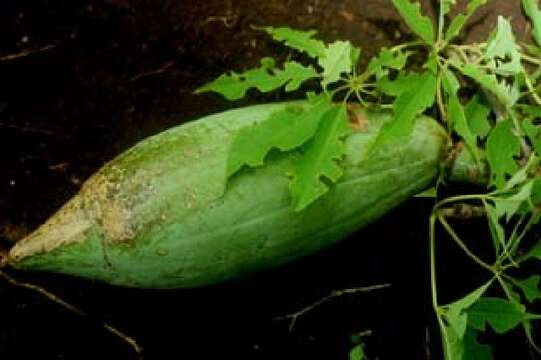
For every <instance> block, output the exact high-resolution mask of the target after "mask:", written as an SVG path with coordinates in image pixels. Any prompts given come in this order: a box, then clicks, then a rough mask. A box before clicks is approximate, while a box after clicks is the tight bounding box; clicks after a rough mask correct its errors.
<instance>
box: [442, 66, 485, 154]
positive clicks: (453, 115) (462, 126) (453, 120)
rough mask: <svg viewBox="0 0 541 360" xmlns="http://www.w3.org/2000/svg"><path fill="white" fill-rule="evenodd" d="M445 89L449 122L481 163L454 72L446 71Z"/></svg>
mask: <svg viewBox="0 0 541 360" xmlns="http://www.w3.org/2000/svg"><path fill="white" fill-rule="evenodd" d="M443 87H444V89H445V92H446V93H447V95H448V101H449V103H448V114H447V115H448V121H449V123H450V125H451V126H450V127H451V129H453V130H454V131H455V132H456V133H457V134H458V135H459V136H460V137H461V138H462V139H463V140H464V142H465V143H466V146H468V148H469V150H470V151H471V152H472V154H473V156H474V157H475V159H476V160H477V161H480V159H481V154H480V153H479V149H478V147H477V138H476V136H475V134H474V133H473V132H472V130H471V129H470V126H469V124H468V120H467V118H466V114H465V113H464V108H463V107H462V104H461V103H460V99H459V98H458V90H459V88H460V83H459V82H458V79H457V78H456V77H455V75H454V74H453V72H452V71H450V70H449V69H445V70H444V72H443Z"/></svg>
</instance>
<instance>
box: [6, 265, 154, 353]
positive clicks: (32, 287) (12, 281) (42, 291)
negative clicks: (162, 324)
mask: <svg viewBox="0 0 541 360" xmlns="http://www.w3.org/2000/svg"><path fill="white" fill-rule="evenodd" d="M2 259H4V260H2ZM5 262H6V260H5V257H0V264H4V266H5ZM1 267H2V265H0V268H1ZM0 278H2V279H4V280H5V281H6V282H8V283H9V284H11V285H13V286H16V287H20V288H23V289H27V290H31V291H33V292H36V293H38V294H40V295H42V296H44V297H45V298H47V299H49V300H51V301H52V302H54V303H56V304H57V305H60V306H61V307H63V308H65V309H66V310H68V311H70V312H72V313H75V314H77V315H79V316H82V317H87V316H88V315H87V314H86V313H85V312H83V311H82V310H80V309H78V308H77V307H75V306H73V305H71V304H69V303H67V302H66V301H64V300H62V299H61V298H59V297H58V296H56V295H54V294H53V293H51V292H50V291H48V290H46V289H44V288H43V287H41V286H38V285H34V284H29V283H25V282H21V281H18V280H16V279H14V278H13V277H12V276H10V275H8V274H7V273H5V272H4V271H1V270H0ZM102 326H103V328H104V329H105V330H107V331H108V332H110V333H111V334H113V335H114V336H116V337H118V338H119V339H121V340H122V341H124V342H125V343H127V344H128V345H129V346H130V347H131V348H132V349H133V351H134V352H135V353H136V355H137V359H138V360H140V359H142V358H143V348H142V347H141V346H140V345H139V344H138V343H137V341H136V340H135V339H133V338H132V337H130V336H128V335H126V334H124V333H123V332H122V331H120V330H118V329H117V328H115V327H114V326H112V325H110V324H107V323H102Z"/></svg>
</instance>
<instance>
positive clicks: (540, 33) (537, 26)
mask: <svg viewBox="0 0 541 360" xmlns="http://www.w3.org/2000/svg"><path fill="white" fill-rule="evenodd" d="M522 6H523V7H524V12H525V13H526V15H527V16H528V17H529V18H530V21H531V22H532V25H533V29H532V35H533V38H534V39H535V42H536V43H537V45H541V11H540V10H539V7H538V0H522Z"/></svg>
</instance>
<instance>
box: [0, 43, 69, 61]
mask: <svg viewBox="0 0 541 360" xmlns="http://www.w3.org/2000/svg"><path fill="white" fill-rule="evenodd" d="M57 45H58V43H55V44H49V45H45V46H42V47H39V48H36V49H27V50H23V51H20V52H18V53H14V54H7V55H3V56H0V62H5V61H11V60H15V59H19V58H22V57H25V56H29V55H33V54H37V53H41V52H44V51H48V50H51V49H53V48H55V47H56V46H57Z"/></svg>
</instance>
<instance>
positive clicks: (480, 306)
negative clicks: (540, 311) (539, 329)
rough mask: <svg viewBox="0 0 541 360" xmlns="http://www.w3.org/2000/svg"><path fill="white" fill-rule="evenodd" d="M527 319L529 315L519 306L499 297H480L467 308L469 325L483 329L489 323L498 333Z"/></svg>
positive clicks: (504, 331)
mask: <svg viewBox="0 0 541 360" xmlns="http://www.w3.org/2000/svg"><path fill="white" fill-rule="evenodd" d="M529 319H530V315H529V314H527V313H526V312H525V311H524V309H523V308H522V307H521V306H518V305H517V304H515V303H513V302H511V301H508V300H505V299H501V298H492V297H485V298H481V299H479V301H478V302H477V303H475V304H474V305H473V306H472V307H471V308H470V309H469V310H468V324H469V325H471V326H472V327H473V328H474V329H476V330H479V331H485V329H486V324H490V326H491V327H492V328H493V329H494V331H496V332H497V333H498V334H503V333H506V332H508V331H510V330H512V329H514V328H515V327H516V326H518V325H520V324H521V323H522V322H523V321H527V320H529Z"/></svg>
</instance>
